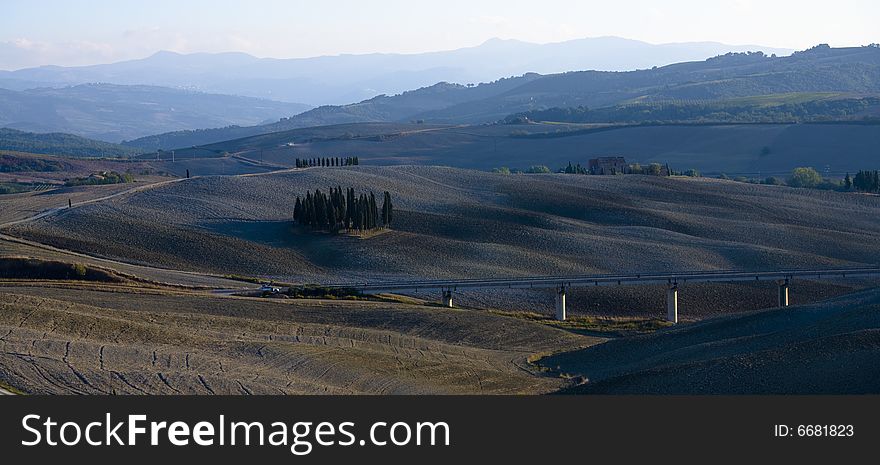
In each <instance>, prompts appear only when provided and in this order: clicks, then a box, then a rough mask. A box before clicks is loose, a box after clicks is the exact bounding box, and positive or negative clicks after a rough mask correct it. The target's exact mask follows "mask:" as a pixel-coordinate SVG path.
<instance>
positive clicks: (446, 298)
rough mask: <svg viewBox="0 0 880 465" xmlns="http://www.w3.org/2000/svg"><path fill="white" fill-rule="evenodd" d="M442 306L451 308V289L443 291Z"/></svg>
mask: <svg viewBox="0 0 880 465" xmlns="http://www.w3.org/2000/svg"><path fill="white" fill-rule="evenodd" d="M443 306H444V307H449V308H452V289H443Z"/></svg>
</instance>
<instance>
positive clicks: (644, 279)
mask: <svg viewBox="0 0 880 465" xmlns="http://www.w3.org/2000/svg"><path fill="white" fill-rule="evenodd" d="M866 277H880V266H874V267H859V268H829V269H810V270H807V269H794V270H772V271H736V270H727V271H693V272H681V273H636V274H604V275H586V276H535V277H521V278H490V279H459V280H436V281H400V282H375V283H349V284H333V285H328V286H324V287H326V288H330V289H355V290H358V291H361V292H394V291H419V290H432V289H433V290H440V291H441V292H442V303H443V305H444V306H447V307H452V306H453V304H452V298H453V293H454V292H455V291H456V290H459V289H490V288H496V289H497V288H510V289H523V288H545V289H547V288H553V289H556V319H557V320H560V321H564V320H565V318H566V316H565V311H566V291H567V290H568V289H569V288H572V287H583V286H619V285H624V284H665V285H666V319H667V321H669V322H671V323H678V288H679V286H680V285H682V284H685V283H700V282H704V283H705V282H734V281H775V282H776V284H777V286H778V302H779V306H780V307H787V306H788V304H789V300H788V298H789V286H790V283H791V281H792V280H794V279H809V280H822V279H831V278H834V279H842V278H866Z"/></svg>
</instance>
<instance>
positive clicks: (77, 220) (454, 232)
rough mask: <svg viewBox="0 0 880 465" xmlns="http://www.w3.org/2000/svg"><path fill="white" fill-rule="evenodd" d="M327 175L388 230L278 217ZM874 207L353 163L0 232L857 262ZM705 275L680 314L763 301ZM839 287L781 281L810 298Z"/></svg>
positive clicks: (358, 272) (253, 248)
mask: <svg viewBox="0 0 880 465" xmlns="http://www.w3.org/2000/svg"><path fill="white" fill-rule="evenodd" d="M337 185H340V186H352V187H354V188H355V189H357V190H358V191H363V190H367V189H371V190H373V191H375V192H382V191H384V190H387V191H389V192H391V195H392V196H393V199H394V204H395V208H396V213H395V218H396V219H395V222H394V224H393V230H391V231H388V232H385V233H383V234H379V235H377V236H374V237H372V238H369V239H358V238H354V237H348V236H344V235H342V236H334V235H326V234H314V233H309V232H307V231H303V230H295V229H293V228H292V225H291V217H292V209H293V202H292V199H293V198H294V197H295V196H297V195H299V196H302V195H304V193H305V192H306V191H307V190H314V189H315V188H320V189H322V190H326V189H327V188H329V186H337ZM426 186H429V187H430V188H429V189H428V188H426ZM183 199H185V201H184V200H183ZM878 214H880V206H878V204H877V202H876V198H874V197H868V196H863V195H856V194H844V193H837V192H827V191H816V190H809V189H792V188H787V187H777V186H760V185H750V184H743V183H736V182H730V181H720V180H711V179H685V178H659V177H645V176H576V175H520V176H505V175H499V174H491V173H482V172H475V171H466V170H458V169H452V168H435V167H393V168H388V167H366V166H361V167H354V168H330V169H320V168H313V169H306V170H296V171H291V172H282V173H271V174H265V175H260V176H246V177H205V178H198V179H190V180H184V181H181V182H177V183H174V184H169V185H165V186H162V187H158V188H155V189H151V190H146V191H143V192H138V193H136V194H132V195H130V196H124V197H120V198H114V199H112V200H109V201H106V202H102V203H99V204H91V205H84V206H82V207H78V208H73V209H71V210H65V211H63V212H60V213H59V214H58V215H56V216H52V217H48V218H45V219H41V220H38V221H36V222H33V223H29V224H27V225H20V226H15V227H13V228H11V229H9V230H7V231H4V232H7V233H11V234H14V235H18V236H23V237H26V238H30V239H33V240H36V241H39V242H42V243H48V244H52V245H54V246H57V247H61V248H64V249H71V250H76V251H81V252H87V253H91V254H97V255H100V256H104V257H111V258H115V259H119V260H123V261H126V262H130V263H142V264H143V263H146V264H153V265H158V266H161V267H164V268H174V269H183V270H192V271H205V272H211V273H216V274H220V275H227V274H236V275H246V276H266V277H272V278H275V279H278V280H282V281H300V282H325V281H352V280H362V279H368V280H379V279H392V278H406V279H410V278H441V277H457V278H464V277H487V276H511V275H564V274H589V273H602V272H611V271H614V272H624V271H634V272H635V271H650V270H666V269H678V270H687V269H741V268H742V269H754V268H797V267H810V266H816V267H822V266H843V265H856V264H859V263H871V262H872V258H871V257H876V256H878V253H880V245H878V244H880V241H878V238H880V226H878V223H877V222H876V221H875V218H876V217H877V215H878ZM844 218H845V219H846V221H843V220H842V219H844ZM615 289H617V288H615ZM712 289H714V291H713V293H711V294H708V295H716V296H718V295H720V296H723V297H721V298H720V299H717V300H709V301H703V300H700V299H699V296H701V295H703V296H705V295H707V294H705V293H701V292H698V293H694V294H693V296H691V297H689V298H695V299H697V300H696V301H694V302H693V303H692V304H688V307H687V308H688V314H689V315H690V316H689V317H696V316H697V315H700V314H703V313H706V312H708V313H710V314H711V313H712V312H717V311H719V310H720V309H721V308H731V305H733V304H735V305H734V307H735V306H739V307H740V308H742V307H743V306H746V307H747V308H760V306H761V305H764V304H767V303H768V302H772V299H773V292H772V289H771V288H770V287H766V288H765V287H762V286H757V287H754V286H750V285H748V284H743V285H735V286H732V287H731V286H726V287H725V286H722V287H716V288H712ZM725 289H726V290H725ZM850 289H851V288H843V287H836V286H833V285H829V284H823V285H816V286H804V287H803V288H798V290H797V291H796V292H795V293H794V294H795V295H796V296H797V297H798V298H803V299H806V301H811V300H813V299H816V298H826V297H828V296H829V295H837V294H839V293H841V292H846V291H847V290H850ZM551 292H552V291H551ZM592 292H607V291H604V290H602V291H600V290H595V291H594V290H590V289H582V290H578V291H577V292H576V293H573V295H572V302H573V303H572V308H573V310H572V311H573V312H587V313H592V312H595V311H604V314H617V315H632V314H638V315H645V316H649V315H652V314H653V313H652V312H655V311H656V310H657V309H660V308H662V303H661V299H662V292H660V291H659V290H657V292H656V293H655V292H650V293H645V292H644V289H643V288H638V289H629V290H627V289H617V290H616V291H614V292H617V293H619V294H617V298H615V299H610V300H601V301H602V302H606V303H607V302H617V303H618V306H615V305H611V306H612V307H614V308H607V307H595V308H592V307H590V306H589V305H588V303H590V302H595V303H596V304H597V305H598V302H600V300H596V299H590V298H588V296H590V295H594V296H596V295H598V294H590V293H592ZM499 294H503V296H502V297H501V298H500V300H494V299H489V297H487V296H486V295H478V296H474V298H475V299H481V300H477V301H482V302H484V303H485V302H498V305H501V304H504V305H509V307H510V308H517V309H536V308H537V309H542V308H547V306H548V305H549V304H550V303H551V302H552V299H550V298H549V297H548V295H547V294H546V293H545V292H543V291H540V292H538V291H536V292H533V293H528V292H526V293H524V294H511V293H508V292H506V291H505V292H500V293H499ZM510 296H516V298H515V299H512V298H511V297H510ZM434 297H436V296H434ZM655 297H656V299H655ZM486 299H488V300H486ZM728 300H729V301H728ZM719 301H725V302H727V303H726V304H723V305H720V304H719V303H718V302H719ZM490 305H491V304H490Z"/></svg>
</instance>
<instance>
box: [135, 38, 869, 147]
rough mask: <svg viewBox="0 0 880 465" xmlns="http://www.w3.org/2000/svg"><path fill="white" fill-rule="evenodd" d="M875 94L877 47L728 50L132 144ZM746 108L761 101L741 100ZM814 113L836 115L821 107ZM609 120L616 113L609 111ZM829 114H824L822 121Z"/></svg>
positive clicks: (435, 91)
mask: <svg viewBox="0 0 880 465" xmlns="http://www.w3.org/2000/svg"><path fill="white" fill-rule="evenodd" d="M817 93H843V94H860V95H861V94H864V95H876V94H880V48H878V47H873V46H869V47H854V48H830V47H827V46H817V47H814V48H812V49H809V50H806V51H803V52H798V53H795V54H793V55H791V56H787V57H776V56H767V55H764V54H763V53H743V54H728V55H722V56H718V57H714V58H710V59H708V60H705V61H699V62H687V63H678V64H674V65H669V66H664V67H660V68H652V69H645V70H638V71H628V72H603V71H578V72H567V73H562V74H552V75H543V76H542V75H535V74H527V75H523V76H521V77H518V78H510V79H502V80H498V81H494V82H489V83H483V84H480V85H477V86H473V87H470V86H463V85H454V84H447V83H440V84H436V85H433V86H430V87H424V88H420V89H417V90H414V91H410V92H405V93H402V94H399V95H393V96H379V97H376V98H373V99H370V100H365V101H362V102H360V103H357V104H350V105H341V106H325V107H320V108H316V109H314V110H311V111H307V112H304V113H302V114H299V115H295V116H293V117H291V118H288V119H286V120H283V121H280V122H278V123H273V124H270V125H264V126H256V127H251V128H245V129H241V128H233V129H231V130H224V129H218V130H212V131H199V132H196V133H187V132H184V133H180V132H178V133H174V134H162V135H159V136H153V137H149V138H145V139H140V140H134V141H131V142H129V144H130V145H132V146H135V147H139V148H142V149H145V150H155V149H156V148H157V145H158V144H159V143H163V144H167V145H165V147H164V148H169V147H172V146H173V147H189V146H192V145H202V144H207V143H212V142H219V141H223V140H230V139H234V138H240V137H245V136H251V135H258V134H266V133H271V132H277V131H282V130H287V129H294V128H301V127H309V126H319V125H326V124H339V123H354V122H405V121H414V120H422V121H425V122H427V123H435V124H476V123H486V122H494V121H499V120H503V119H505V118H506V117H508V116H509V115H511V114H517V113H522V112H528V111H534V110H546V109H549V108H554V107H559V108H567V107H578V106H584V107H588V108H593V109H595V108H603V107H613V106H617V105H629V104H634V103H650V102H669V101H685V102H692V101H697V102H703V103H705V102H712V101H715V100H731V99H742V98H745V97H756V96H766V95H778V94H795V95H797V94H801V95H804V94H811V95H815V94H817ZM740 104H742V105H745V106H747V107H755V106H760V105H761V103H760V102H751V103H750V102H748V101H744V102H743V101H740ZM816 113H817V116H823V115H825V116H831V117H833V118H838V119H839V118H840V116H839V115H835V114H834V113H833V112H826V113H827V115H826V114H825V113H823V112H822V111H821V109H820V110H817V112H816ZM608 116H609V119H610V120H609V121H606V122H614V121H615V120H614V119H613V118H614V115H608ZM826 119H827V118H826Z"/></svg>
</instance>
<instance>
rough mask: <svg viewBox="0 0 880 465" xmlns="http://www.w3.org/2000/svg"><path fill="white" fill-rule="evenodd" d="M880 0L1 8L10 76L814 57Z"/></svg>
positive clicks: (844, 41) (217, 2) (859, 35)
mask: <svg viewBox="0 0 880 465" xmlns="http://www.w3.org/2000/svg"><path fill="white" fill-rule="evenodd" d="M878 24H880V2H878V1H876V0H870V1H868V0H836V1H834V2H828V1H810V0H800V1H787V0H782V1H774V0H763V1H755V0H727V1H709V0H703V1H694V0H666V1H663V2H658V1H647V0H614V1H608V0H605V1H577V0H567V1H560V0H540V1H538V0H528V1H520V0H443V1H442V2H437V1H418V0H407V1H404V0H369V1H366V0H360V1H358V0H307V1H301V0H286V1H285V0H249V1H230V0H189V1H185V0H176V1H173V0H151V1H149V2H144V1H126V0H115V1H105V0H83V1H54V0H43V1H41V0H24V1H20V0H2V1H0V69H6V70H12V69H19V68H24V67H31V66H39V65H47V64H54V65H63V66H73V65H86V64H95V63H109V62H114V61H120V60H126V59H135V58H143V57H146V56H149V55H151V54H153V53H155V52H157V51H159V50H171V51H175V52H180V53H193V52H225V51H239V52H246V53H250V54H252V55H255V56H259V57H275V58H300V57H311V56H319V55H337V54H345V53H351V54H360V53H374V52H394V53H418V52H425V51H437V50H451V49H456V48H462V47H470V46H475V45H478V44H480V43H482V42H484V41H486V40H488V39H491V38H495V37H498V38H502V39H518V40H523V41H527V42H535V43H548V42H560V41H565V40H571V39H579V38H585V37H600V36H618V37H625V38H628V39H637V40H642V41H645V42H650V43H669V42H701V41H715V42H723V43H726V44H731V45H763V46H768V47H781V48H792V49H805V48H808V47H810V46H813V45H816V44H819V43H828V44H830V45H832V46H854V45H866V44H869V43H875V42H880V27H878Z"/></svg>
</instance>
